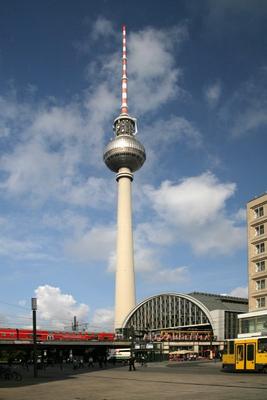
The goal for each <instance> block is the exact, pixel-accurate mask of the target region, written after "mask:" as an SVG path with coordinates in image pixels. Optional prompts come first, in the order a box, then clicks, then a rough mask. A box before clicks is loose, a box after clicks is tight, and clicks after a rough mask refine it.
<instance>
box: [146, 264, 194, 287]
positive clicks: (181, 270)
mask: <svg viewBox="0 0 267 400" xmlns="http://www.w3.org/2000/svg"><path fill="white" fill-rule="evenodd" d="M188 277H189V276H188V267H186V266H183V267H177V268H162V269H159V270H157V271H155V273H153V275H152V276H150V279H151V282H152V283H161V284H163V283H167V284H175V283H181V282H185V281H186V280H187V279H188Z"/></svg>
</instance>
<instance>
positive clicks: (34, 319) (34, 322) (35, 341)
mask: <svg viewBox="0 0 267 400" xmlns="http://www.w3.org/2000/svg"><path fill="white" fill-rule="evenodd" d="M36 311H37V298H36V297H32V331H33V376H34V378H37V375H38V374H37V340H36V338H37V336H36Z"/></svg>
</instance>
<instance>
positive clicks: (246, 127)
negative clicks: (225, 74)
mask: <svg viewBox="0 0 267 400" xmlns="http://www.w3.org/2000/svg"><path fill="white" fill-rule="evenodd" d="M266 84H267V69H266V68H261V69H259V70H258V71H256V72H255V73H254V74H253V76H252V77H251V78H250V79H248V80H247V81H245V82H242V83H241V84H240V85H239V87H238V88H237V89H236V90H235V91H234V92H233V93H232V94H231V97H230V98H229V99H228V100H227V101H226V102H225V104H224V105H223V107H222V108H221V110H220V113H219V115H220V117H221V121H222V122H224V123H225V124H226V127H227V129H228V130H230V132H231V133H232V135H233V136H236V137H241V136H243V135H247V134H256V133H257V132H259V131H260V129H263V128H266V125H267V117H266V115H267V95H266V90H265V87H266Z"/></svg>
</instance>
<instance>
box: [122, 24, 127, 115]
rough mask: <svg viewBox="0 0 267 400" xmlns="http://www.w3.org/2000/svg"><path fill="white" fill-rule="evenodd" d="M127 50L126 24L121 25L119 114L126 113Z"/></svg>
mask: <svg viewBox="0 0 267 400" xmlns="http://www.w3.org/2000/svg"><path fill="white" fill-rule="evenodd" d="M127 81H128V78H127V50H126V25H123V26H122V78H121V114H128V103H127V92H128V91H127Z"/></svg>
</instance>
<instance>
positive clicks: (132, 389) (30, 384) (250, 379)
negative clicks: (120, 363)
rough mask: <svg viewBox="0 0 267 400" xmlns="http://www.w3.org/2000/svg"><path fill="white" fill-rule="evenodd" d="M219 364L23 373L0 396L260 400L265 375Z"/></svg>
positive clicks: (1, 386)
mask: <svg viewBox="0 0 267 400" xmlns="http://www.w3.org/2000/svg"><path fill="white" fill-rule="evenodd" d="M220 366H221V365H220V363H214V362H205V363H203V362H202V363H199V362H186V363H175V364H170V363H169V364H168V363H157V364H149V365H148V366H147V367H140V366H138V364H137V370H136V371H132V372H129V371H128V368H127V367H120V368H107V369H94V370H88V369H85V370H83V371H82V372H81V370H79V371H73V370H72V369H70V368H65V369H64V370H63V371H60V369H59V368H55V367H54V368H50V369H47V370H46V371H45V372H43V371H40V374H39V375H40V376H39V377H38V378H37V379H34V378H32V377H31V375H32V371H30V372H29V373H26V372H24V379H23V381H22V382H21V383H17V382H5V381H0V400H11V399H12V400H33V399H34V400H36V399H37V400H139V399H142V400H143V399H144V400H152V399H153V400H174V399H175V400H180V399H183V400H202V399H205V400H209V399H212V400H213V399H216V400H226V399H227V400H239V399H242V400H258V399H259V400H264V399H266V398H267V375H266V374H229V373H223V372H221V371H220Z"/></svg>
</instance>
